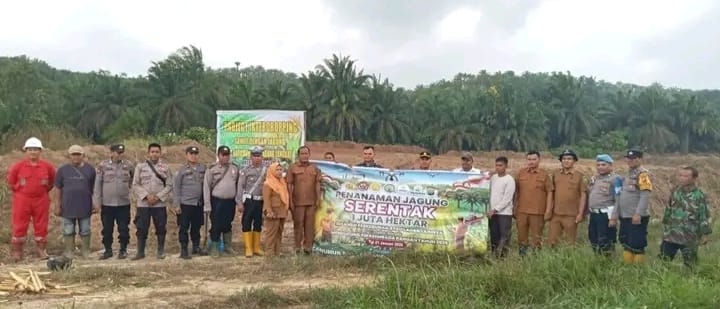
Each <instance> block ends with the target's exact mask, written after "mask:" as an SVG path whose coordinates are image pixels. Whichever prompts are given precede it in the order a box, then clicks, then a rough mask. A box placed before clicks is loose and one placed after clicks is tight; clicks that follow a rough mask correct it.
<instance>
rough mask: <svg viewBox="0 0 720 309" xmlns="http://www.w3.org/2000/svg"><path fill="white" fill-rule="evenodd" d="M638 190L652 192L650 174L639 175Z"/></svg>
mask: <svg viewBox="0 0 720 309" xmlns="http://www.w3.org/2000/svg"><path fill="white" fill-rule="evenodd" d="M638 188H639V189H640V190H648V191H652V188H653V186H652V182H651V181H650V175H648V173H641V174H640V175H638Z"/></svg>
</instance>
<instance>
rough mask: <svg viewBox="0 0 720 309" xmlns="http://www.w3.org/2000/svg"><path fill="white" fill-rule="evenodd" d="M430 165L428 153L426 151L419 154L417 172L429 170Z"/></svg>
mask: <svg viewBox="0 0 720 309" xmlns="http://www.w3.org/2000/svg"><path fill="white" fill-rule="evenodd" d="M430 164H432V158H431V157H430V153H429V152H427V151H423V152H421V153H420V165H419V166H418V167H417V169H419V170H429V169H430Z"/></svg>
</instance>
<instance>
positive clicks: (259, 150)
mask: <svg viewBox="0 0 720 309" xmlns="http://www.w3.org/2000/svg"><path fill="white" fill-rule="evenodd" d="M262 153H263V148H262V147H260V146H253V147H252V148H250V154H257V155H261V154H262Z"/></svg>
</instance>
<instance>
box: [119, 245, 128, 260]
mask: <svg viewBox="0 0 720 309" xmlns="http://www.w3.org/2000/svg"><path fill="white" fill-rule="evenodd" d="M126 258H127V244H120V253H118V259H120V260H123V259H126Z"/></svg>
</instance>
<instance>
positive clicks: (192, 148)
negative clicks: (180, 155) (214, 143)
mask: <svg viewBox="0 0 720 309" xmlns="http://www.w3.org/2000/svg"><path fill="white" fill-rule="evenodd" d="M185 153H200V149H198V148H197V147H195V146H189V147H188V148H185Z"/></svg>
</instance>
